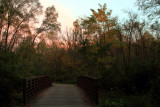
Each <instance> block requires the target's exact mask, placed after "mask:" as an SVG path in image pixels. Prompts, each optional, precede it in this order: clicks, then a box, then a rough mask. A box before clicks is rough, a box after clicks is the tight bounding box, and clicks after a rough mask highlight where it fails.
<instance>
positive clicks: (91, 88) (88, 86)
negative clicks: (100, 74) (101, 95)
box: [77, 76, 98, 104]
mask: <svg viewBox="0 0 160 107" xmlns="http://www.w3.org/2000/svg"><path fill="white" fill-rule="evenodd" d="M77 85H78V86H79V87H80V88H82V89H83V90H84V91H85V93H86V94H87V95H88V97H89V98H90V100H91V101H92V102H94V103H95V104H98V79H97V78H94V77H89V76H79V77H77Z"/></svg>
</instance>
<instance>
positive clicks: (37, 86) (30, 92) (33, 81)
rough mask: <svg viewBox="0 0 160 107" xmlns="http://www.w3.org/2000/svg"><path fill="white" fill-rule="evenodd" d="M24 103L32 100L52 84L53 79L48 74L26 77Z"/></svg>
mask: <svg viewBox="0 0 160 107" xmlns="http://www.w3.org/2000/svg"><path fill="white" fill-rule="evenodd" d="M23 85H24V86H23V99H24V104H26V103H28V102H29V101H31V100H32V99H33V98H34V97H35V96H36V95H37V94H39V93H40V92H41V91H42V90H43V89H45V88H48V87H50V86H52V79H51V78H50V77H48V76H39V77H31V78H26V79H24V81H23Z"/></svg>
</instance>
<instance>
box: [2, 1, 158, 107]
mask: <svg viewBox="0 0 160 107" xmlns="http://www.w3.org/2000/svg"><path fill="white" fill-rule="evenodd" d="M151 1H152V0H146V1H145V2H144V1H143V0H137V5H138V6H139V9H141V10H142V11H144V12H145V13H147V15H148V17H149V18H148V19H147V18H144V19H143V20H141V19H140V18H139V16H138V14H136V13H134V12H131V11H127V12H126V14H128V18H127V19H126V20H125V21H124V22H120V21H119V19H118V17H112V10H109V9H108V8H107V5H106V4H104V5H99V8H98V9H97V10H94V9H91V11H92V15H90V16H87V17H84V18H79V19H77V20H76V21H74V23H73V26H74V28H73V29H72V30H68V31H66V33H65V34H61V35H59V34H60V23H59V22H58V21H57V18H58V13H57V12H56V9H55V7H54V6H51V7H48V8H46V10H45V12H44V13H45V17H44V19H43V21H42V23H39V27H37V25H36V24H37V22H38V17H39V16H40V14H42V13H43V9H42V6H41V4H40V2H39V1H38V0H0V78H1V80H0V95H1V96H0V101H1V102H0V105H2V107H3V106H4V107H10V106H11V107H12V106H14V105H18V104H21V103H22V85H23V83H22V79H23V78H27V77H31V76H39V75H49V76H51V77H52V79H53V81H54V82H67V81H70V82H74V81H75V80H76V77H77V76H79V75H89V76H94V77H97V78H98V79H99V87H100V106H104V107H105V106H111V107H112V106H113V107H135V106H140V107H152V106H153V107H158V105H160V104H159V99H160V97H159V96H160V91H159V89H160V86H159V82H160V73H159V70H160V68H159V64H160V37H159V36H160V35H159V33H160V23H159V19H158V18H159V13H158V12H159V10H158V9H159V1H158V0H157V1H156V0H154V2H151ZM156 6H157V7H156ZM153 7H154V8H157V9H156V10H155V9H152V8H153ZM149 10H150V11H153V12H150V11H149ZM151 16H152V17H151ZM157 17H158V18H157ZM149 19H152V20H153V21H150V20H149ZM62 35H63V36H62Z"/></svg>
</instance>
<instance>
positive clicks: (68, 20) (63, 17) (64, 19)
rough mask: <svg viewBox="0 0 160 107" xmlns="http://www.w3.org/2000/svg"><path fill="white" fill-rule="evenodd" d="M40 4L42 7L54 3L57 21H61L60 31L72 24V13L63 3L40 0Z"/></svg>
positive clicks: (52, 0)
mask: <svg viewBox="0 0 160 107" xmlns="http://www.w3.org/2000/svg"><path fill="white" fill-rule="evenodd" d="M40 2H41V4H42V5H43V6H44V8H46V7H48V6H52V5H54V6H55V8H56V10H57V12H58V15H59V17H58V21H59V22H60V23H61V29H62V32H63V31H65V30H66V28H71V27H72V26H73V21H74V20H75V18H74V16H73V15H72V14H73V12H72V10H71V9H69V8H68V7H67V6H65V5H64V4H60V3H58V2H55V1H54V0H40Z"/></svg>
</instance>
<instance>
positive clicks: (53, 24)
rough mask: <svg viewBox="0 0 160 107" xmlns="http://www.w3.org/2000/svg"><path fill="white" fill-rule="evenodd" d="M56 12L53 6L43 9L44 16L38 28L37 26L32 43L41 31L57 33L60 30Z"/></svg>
mask: <svg viewBox="0 0 160 107" xmlns="http://www.w3.org/2000/svg"><path fill="white" fill-rule="evenodd" d="M57 18H58V13H57V12H56V9H55V7H54V6H51V7H48V8H47V9H46V11H45V18H44V20H43V22H42V24H41V26H40V27H39V28H37V31H36V35H35V36H34V38H33V43H34V42H35V39H36V38H37V37H38V36H39V35H40V34H42V33H45V34H47V33H50V32H52V33H53V34H57V32H58V31H60V23H59V22H58V21H57Z"/></svg>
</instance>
